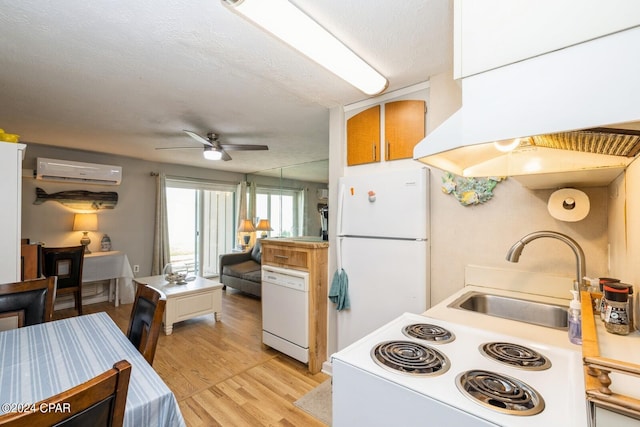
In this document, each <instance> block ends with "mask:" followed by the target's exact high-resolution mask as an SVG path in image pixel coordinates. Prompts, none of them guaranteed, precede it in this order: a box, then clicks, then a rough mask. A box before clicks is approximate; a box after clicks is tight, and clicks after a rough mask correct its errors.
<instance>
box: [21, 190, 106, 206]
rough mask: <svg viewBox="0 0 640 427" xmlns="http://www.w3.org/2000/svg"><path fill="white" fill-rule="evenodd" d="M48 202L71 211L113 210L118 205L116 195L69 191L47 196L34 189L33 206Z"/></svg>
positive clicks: (42, 191) (45, 193)
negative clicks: (34, 198) (58, 204)
mask: <svg viewBox="0 0 640 427" xmlns="http://www.w3.org/2000/svg"><path fill="white" fill-rule="evenodd" d="M48 200H53V201H56V202H58V203H60V204H62V205H64V206H66V207H68V208H71V209H93V210H98V209H113V208H114V207H115V206H116V205H117V204H118V193H116V192H115V191H100V192H94V191H84V190H71V191H60V192H58V193H51V194H48V193H47V192H46V191H44V190H43V189H42V188H40V187H38V188H36V200H35V201H34V202H33V204H34V205H41V204H43V203H44V202H46V201H48Z"/></svg>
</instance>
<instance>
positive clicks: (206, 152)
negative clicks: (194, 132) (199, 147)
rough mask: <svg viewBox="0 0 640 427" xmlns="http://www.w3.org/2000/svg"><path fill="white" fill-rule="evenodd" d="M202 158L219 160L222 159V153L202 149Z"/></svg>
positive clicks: (209, 148)
mask: <svg viewBox="0 0 640 427" xmlns="http://www.w3.org/2000/svg"><path fill="white" fill-rule="evenodd" d="M203 156H204V158H205V159H207V160H220V159H221V158H222V152H221V151H218V150H214V149H213V148H212V147H204V153H203Z"/></svg>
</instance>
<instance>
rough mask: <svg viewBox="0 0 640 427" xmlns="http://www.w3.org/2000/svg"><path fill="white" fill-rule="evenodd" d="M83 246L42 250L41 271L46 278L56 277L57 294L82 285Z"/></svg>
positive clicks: (45, 248)
mask: <svg viewBox="0 0 640 427" xmlns="http://www.w3.org/2000/svg"><path fill="white" fill-rule="evenodd" d="M83 262H84V246H82V245H80V246H70V247H65V248H47V247H43V248H42V269H43V274H44V275H45V276H46V277H49V276H57V277H58V292H60V291H61V290H64V289H69V288H79V287H80V286H81V284H82V263H83Z"/></svg>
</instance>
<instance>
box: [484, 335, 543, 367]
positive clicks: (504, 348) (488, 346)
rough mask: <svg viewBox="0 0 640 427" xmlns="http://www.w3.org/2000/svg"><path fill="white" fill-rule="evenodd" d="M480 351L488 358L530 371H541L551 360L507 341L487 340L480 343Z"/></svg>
mask: <svg viewBox="0 0 640 427" xmlns="http://www.w3.org/2000/svg"><path fill="white" fill-rule="evenodd" d="M479 350H480V353H482V354H483V355H484V356H486V357H488V358H489V359H492V360H495V361H498V362H500V363H504V364H505V365H509V366H513V367H515V368H520V369H526V370H530V371H542V370H544V369H549V368H550V367H551V361H550V360H549V359H547V358H546V357H545V356H543V355H542V354H540V353H538V352H537V351H535V350H533V349H530V348H528V347H523V346H521V345H518V344H513V343H508V342H489V343H485V344H482V345H481V346H480V348H479Z"/></svg>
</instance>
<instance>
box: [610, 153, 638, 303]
mask: <svg viewBox="0 0 640 427" xmlns="http://www.w3.org/2000/svg"><path fill="white" fill-rule="evenodd" d="M639 191H640V163H639V162H638V161H637V160H636V161H634V162H633V163H631V165H629V167H628V168H627V170H626V172H625V174H624V175H621V176H620V177H618V179H617V180H615V181H614V182H613V183H611V185H610V186H609V200H610V203H609V240H610V247H611V272H610V276H611V277H616V278H618V279H620V280H622V281H623V282H625V283H628V284H631V285H634V289H635V290H636V293H637V291H638V289H639V288H640V269H638V268H637V265H638V259H640V258H639V257H640V200H638V199H637V198H636V197H635V195H636V194H640V193H639ZM636 298H637V297H636Z"/></svg>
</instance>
